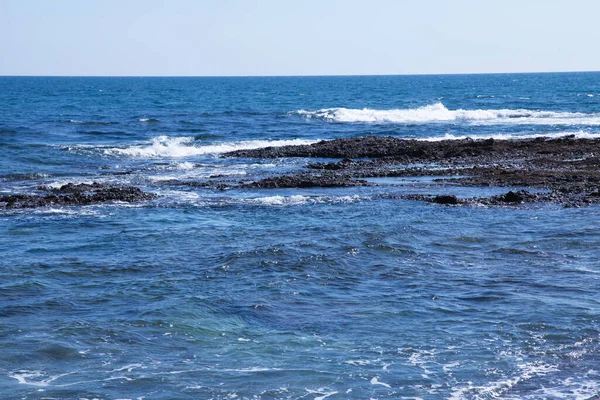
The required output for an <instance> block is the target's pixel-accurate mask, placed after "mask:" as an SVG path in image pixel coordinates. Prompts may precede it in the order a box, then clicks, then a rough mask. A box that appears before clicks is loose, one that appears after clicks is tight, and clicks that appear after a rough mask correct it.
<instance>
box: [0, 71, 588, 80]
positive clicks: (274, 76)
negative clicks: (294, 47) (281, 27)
mask: <svg viewBox="0 0 600 400" xmlns="http://www.w3.org/2000/svg"><path fill="white" fill-rule="evenodd" d="M597 72H600V70H575V71H519V72H446V73H433V72H431V73H430V72H423V73H400V74H384V73H382V74H311V75H302V74H291V75H68V74H65V75H62V74H56V75H33V74H31V75H29V74H26V75H19V74H0V77H1V78H319V77H320V78H327V77H331V78H334V77H367V76H460V75H528V74H569V73H597Z"/></svg>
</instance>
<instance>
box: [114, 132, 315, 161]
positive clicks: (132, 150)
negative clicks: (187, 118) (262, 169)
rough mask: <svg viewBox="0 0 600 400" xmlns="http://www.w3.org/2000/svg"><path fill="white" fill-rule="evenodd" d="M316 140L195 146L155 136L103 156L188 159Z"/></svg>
mask: <svg viewBox="0 0 600 400" xmlns="http://www.w3.org/2000/svg"><path fill="white" fill-rule="evenodd" d="M315 142H316V140H303V139H291V140H246V141H238V142H225V143H216V144H211V145H197V144H196V143H195V141H194V137H187V136H183V137H182V136H175V137H173V136H157V137H154V138H152V139H151V140H150V142H148V143H145V144H138V145H133V146H129V147H124V148H120V147H108V148H103V151H104V153H105V154H108V155H117V156H118V155H121V156H131V157H138V158H157V157H173V158H180V157H190V156H197V155H207V154H220V153H226V152H229V151H235V150H250V149H258V148H263V147H271V146H293V145H303V144H312V143H315Z"/></svg>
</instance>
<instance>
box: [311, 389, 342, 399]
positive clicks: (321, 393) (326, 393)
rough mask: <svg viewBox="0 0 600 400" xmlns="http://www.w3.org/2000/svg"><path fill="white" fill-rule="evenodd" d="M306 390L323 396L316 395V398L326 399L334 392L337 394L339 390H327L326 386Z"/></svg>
mask: <svg viewBox="0 0 600 400" xmlns="http://www.w3.org/2000/svg"><path fill="white" fill-rule="evenodd" d="M306 391H307V392H308V394H320V395H321V396H317V397H315V399H314V400H324V399H326V398H327V397H329V396H333V395H334V394H337V393H338V392H335V391H334V392H327V391H326V389H325V388H318V389H316V390H312V389H306Z"/></svg>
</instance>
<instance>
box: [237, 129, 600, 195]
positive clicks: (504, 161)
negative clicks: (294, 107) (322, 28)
mask: <svg viewBox="0 0 600 400" xmlns="http://www.w3.org/2000/svg"><path fill="white" fill-rule="evenodd" d="M598 154H600V140H599V139H576V138H575V137H574V136H567V137H563V138H559V139H548V138H536V139H522V140H494V139H486V140H473V139H464V140H442V141H434V142H429V141H420V140H403V139H397V138H392V137H363V138H349V139H335V140H329V141H321V142H318V143H314V144H311V145H301V146H283V147H269V148H263V149H255V150H240V151H235V152H231V153H227V154H225V156H226V157H261V158H275V157H317V158H338V159H340V161H337V162H329V163H323V162H315V163H310V164H308V165H307V167H308V168H309V170H308V171H307V170H304V171H302V172H301V173H297V174H295V175H291V176H281V177H274V178H267V179H264V180H261V181H257V182H253V183H250V184H246V185H242V186H246V187H311V186H323V187H328V186H355V185H357V182H358V184H360V185H362V184H366V182H363V181H358V180H356V179H359V178H361V177H365V178H366V177H383V176H432V175H439V176H445V177H446V178H438V179H436V180H438V181H442V182H443V181H445V182H452V183H454V184H458V185H462V186H475V187H476V186H498V187H530V188H537V189H546V190H547V191H548V192H546V193H545V194H543V195H541V194H532V193H530V192H527V191H518V192H508V193H506V194H504V195H501V196H492V197H490V198H474V199H456V202H454V201H455V200H454V199H453V198H452V197H451V196H450V197H446V196H422V195H410V196H400V197H401V198H411V199H415V200H417V199H418V200H423V201H429V202H433V203H439V204H469V203H479V204H488V205H511V204H521V203H528V202H550V203H558V204H564V205H566V206H577V205H585V204H591V203H600V191H599V190H598V188H599V187H600V168H599V166H600V157H598ZM357 158H359V159H360V158H366V159H368V160H359V161H356V160H353V159H357ZM411 164H420V165H422V166H414V165H411ZM456 175H459V177H456Z"/></svg>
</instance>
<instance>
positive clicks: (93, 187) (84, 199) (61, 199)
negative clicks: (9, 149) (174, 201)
mask: <svg viewBox="0 0 600 400" xmlns="http://www.w3.org/2000/svg"><path fill="white" fill-rule="evenodd" d="M38 191H39V194H11V195H4V196H0V209H18V208H36V207H48V206H82V205H91V204H102V203H109V202H115V201H122V202H127V203H132V202H136V201H144V200H151V199H154V198H155V197H156V195H154V194H151V193H145V192H143V191H142V190H141V189H140V188H137V187H134V186H121V185H109V184H104V183H97V182H94V183H92V184H87V183H80V184H73V183H68V184H66V185H63V186H61V187H59V188H51V187H46V186H41V187H38Z"/></svg>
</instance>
